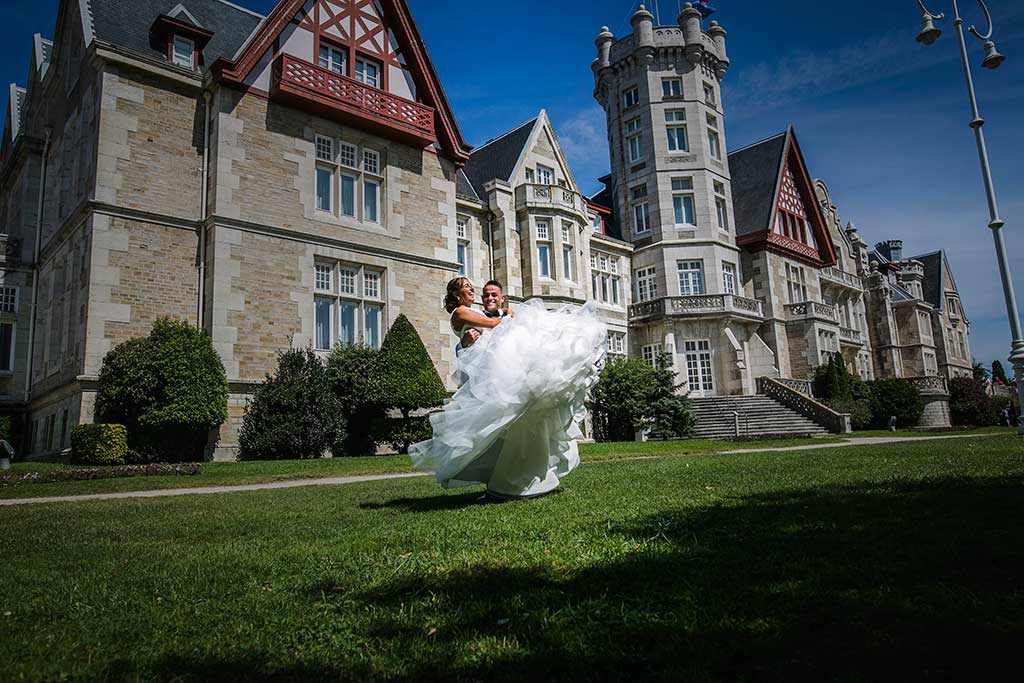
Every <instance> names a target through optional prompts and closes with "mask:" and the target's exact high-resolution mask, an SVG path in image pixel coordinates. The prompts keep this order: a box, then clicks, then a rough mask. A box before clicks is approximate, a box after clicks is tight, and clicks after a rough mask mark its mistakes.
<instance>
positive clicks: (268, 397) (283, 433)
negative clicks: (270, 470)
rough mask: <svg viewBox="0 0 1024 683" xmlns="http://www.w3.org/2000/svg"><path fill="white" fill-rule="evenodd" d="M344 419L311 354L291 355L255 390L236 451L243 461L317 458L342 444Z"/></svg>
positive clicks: (298, 352)
mask: <svg viewBox="0 0 1024 683" xmlns="http://www.w3.org/2000/svg"><path fill="white" fill-rule="evenodd" d="M344 427H345V416H344V414H343V413H342V406H341V403H340V401H338V398H337V396H335V395H334V392H333V391H331V387H330V384H329V383H328V381H327V370H326V369H325V368H324V364H323V363H322V362H320V359H319V358H317V356H316V354H315V353H313V351H312V350H311V349H289V350H288V351H285V352H284V353H282V354H281V355H280V357H279V359H278V367H277V372H276V373H275V374H274V375H267V378H266V380H265V381H264V382H263V384H261V385H259V387H257V388H256V391H255V392H254V393H253V396H252V399H251V400H250V401H249V405H248V406H247V407H246V410H245V418H244V419H243V421H242V429H241V431H240V432H239V434H238V445H239V447H240V453H239V455H240V456H241V458H242V460H289V459H295V458H319V457H322V456H323V455H324V453H326V452H327V450H328V449H330V448H332V447H333V446H334V445H335V444H337V443H338V442H339V441H342V440H344Z"/></svg>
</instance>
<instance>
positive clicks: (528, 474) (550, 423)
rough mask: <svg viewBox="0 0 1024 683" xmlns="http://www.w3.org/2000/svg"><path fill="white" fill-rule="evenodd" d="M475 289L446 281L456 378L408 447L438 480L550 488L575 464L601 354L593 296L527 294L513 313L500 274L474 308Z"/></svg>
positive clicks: (495, 492) (498, 493)
mask: <svg viewBox="0 0 1024 683" xmlns="http://www.w3.org/2000/svg"><path fill="white" fill-rule="evenodd" d="M475 297H476V289H475V287H474V286H473V283H472V282H471V281H470V280H469V279H468V278H464V277H459V278H455V279H453V280H451V281H450V282H449V283H448V288H447V293H446V296H445V301H444V305H445V310H446V311H448V313H450V314H451V326H452V331H453V332H455V335H456V336H457V337H458V338H459V339H460V346H461V347H462V348H461V350H460V351H459V353H458V355H457V359H456V368H455V377H457V378H458V379H459V382H460V386H459V388H458V390H457V391H456V392H455V395H454V396H453V397H452V399H451V401H449V402H448V404H447V405H446V406H445V408H444V410H442V411H440V412H437V413H434V414H433V415H431V416H430V423H431V426H432V427H433V430H434V437H433V438H432V439H430V440H429V441H424V442H421V443H418V444H415V445H413V447H412V448H411V449H410V450H409V454H410V455H411V456H412V458H413V462H414V464H415V465H416V466H417V467H420V468H423V469H430V470H433V471H434V472H435V473H436V475H437V480H438V482H439V483H440V484H441V485H442V486H443V487H445V488H456V487H459V486H471V485H474V484H485V485H486V486H487V492H488V493H489V494H491V495H492V496H494V497H498V498H530V497H535V496H540V495H544V494H545V493H550V492H551V491H553V490H554V489H555V488H557V487H558V485H559V482H560V479H561V478H562V477H564V476H565V475H566V474H568V473H569V472H571V471H572V470H573V469H575V468H576V466H577V465H579V462H580V459H579V451H578V448H577V445H576V440H577V439H579V438H582V436H583V434H582V432H581V431H580V429H579V425H580V423H581V422H582V420H583V418H584V415H585V408H584V401H585V399H586V396H587V392H588V390H589V389H590V387H591V386H593V384H594V382H596V381H597V377H598V374H599V373H600V369H601V366H602V365H603V363H604V353H605V339H606V336H607V332H606V328H605V326H604V324H603V323H602V322H601V321H599V320H598V319H597V315H596V312H595V309H594V306H593V304H592V303H587V304H586V305H584V306H583V307H581V308H578V309H574V308H572V307H571V306H568V305H563V306H561V307H559V308H558V309H557V310H553V311H549V310H547V309H545V307H544V302H543V301H541V300H540V299H531V300H529V301H527V302H526V303H524V304H523V305H522V306H520V307H519V308H518V309H517V310H516V312H515V315H514V316H513V315H512V314H511V311H509V310H508V309H506V308H503V295H502V290H501V285H500V283H497V282H495V281H491V282H489V283H487V285H485V287H484V292H483V297H482V300H483V304H484V308H483V310H482V311H480V310H477V309H475V308H474V307H473V306H474V302H475Z"/></svg>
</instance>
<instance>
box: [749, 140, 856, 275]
mask: <svg viewBox="0 0 1024 683" xmlns="http://www.w3.org/2000/svg"><path fill="white" fill-rule="evenodd" d="M775 187H776V190H775V197H774V202H773V205H772V211H771V221H770V223H769V225H768V227H767V228H766V229H765V230H761V231H759V232H753V233H749V234H746V235H742V236H740V237H739V238H738V239H737V243H738V244H739V245H741V246H745V247H748V248H753V249H768V250H769V251H773V252H776V253H780V254H783V255H785V256H789V257H792V258H794V259H796V260H799V261H803V262H805V263H808V264H809V265H812V266H814V267H816V268H824V267H826V266H831V265H834V264H835V262H836V254H835V249H834V247H833V246H832V240H831V238H830V237H829V234H828V228H827V227H826V225H825V218H824V216H823V215H822V213H821V207H820V206H818V203H817V202H816V201H815V199H814V197H815V194H814V189H813V185H812V181H811V176H810V174H809V173H808V171H807V165H806V164H805V163H804V159H803V154H801V152H800V146H799V144H798V143H797V141H796V135H795V134H794V133H793V129H792V128H790V129H789V131H788V132H787V134H786V145H785V147H784V150H783V153H782V158H781V161H780V165H779V171H778V178H777V181H776V185H775Z"/></svg>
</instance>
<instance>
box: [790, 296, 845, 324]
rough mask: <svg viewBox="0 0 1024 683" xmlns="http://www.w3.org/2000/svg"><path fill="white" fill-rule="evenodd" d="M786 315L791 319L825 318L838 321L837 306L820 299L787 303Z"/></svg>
mask: <svg viewBox="0 0 1024 683" xmlns="http://www.w3.org/2000/svg"><path fill="white" fill-rule="evenodd" d="M785 309H786V317H787V318H788V319H789V320H825V321H827V322H830V323H838V322H839V318H838V316H836V308H835V306H829V305H828V304H823V303H820V302H818V301H804V302H802V303H799V304H786V306H785Z"/></svg>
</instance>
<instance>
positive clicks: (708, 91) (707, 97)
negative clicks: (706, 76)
mask: <svg viewBox="0 0 1024 683" xmlns="http://www.w3.org/2000/svg"><path fill="white" fill-rule="evenodd" d="M704 102H705V103H706V104H707V105H708V106H709V107H714V106H715V105H716V102H715V86H713V85H711V84H710V83H705V84H704Z"/></svg>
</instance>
